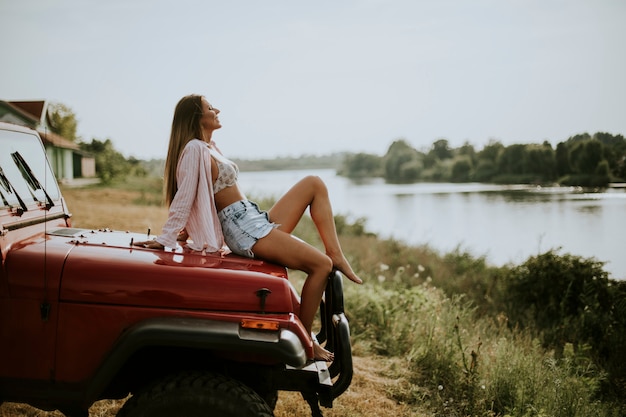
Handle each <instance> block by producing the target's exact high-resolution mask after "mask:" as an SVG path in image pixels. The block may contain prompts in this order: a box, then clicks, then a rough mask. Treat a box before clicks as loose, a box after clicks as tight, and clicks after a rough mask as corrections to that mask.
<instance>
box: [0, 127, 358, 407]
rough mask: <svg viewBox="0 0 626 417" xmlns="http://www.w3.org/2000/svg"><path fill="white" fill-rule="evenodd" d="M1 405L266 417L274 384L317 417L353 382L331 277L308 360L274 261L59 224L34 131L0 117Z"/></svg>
mask: <svg viewBox="0 0 626 417" xmlns="http://www.w3.org/2000/svg"><path fill="white" fill-rule="evenodd" d="M0 149H1V151H0V199H1V201H0V203H1V208H2V212H1V213H0V221H1V225H0V254H1V256H2V268H0V403H2V402H3V401H11V402H23V403H28V404H31V405H33V406H35V407H38V408H40V409H43V410H55V409H58V410H60V411H61V412H63V413H64V414H66V415H67V416H87V415H88V410H89V407H90V406H91V405H92V404H93V403H94V402H95V401H97V400H100V399H120V398H126V397H127V396H128V395H129V394H132V396H131V397H130V399H129V400H128V401H126V402H125V404H124V406H123V407H122V409H121V410H120V412H119V414H118V415H120V416H174V415H176V416H207V415H220V416H233V417H242V416H272V415H273V408H274V406H275V404H276V400H277V393H278V391H279V390H286V391H299V392H301V393H302V395H303V397H304V398H305V399H306V401H307V402H308V403H309V405H310V406H311V410H312V413H313V415H321V411H320V408H319V405H320V404H321V405H322V406H325V407H331V406H332V402H333V399H335V398H336V397H337V396H339V395H340V394H341V393H343V392H344V391H345V390H346V389H347V388H348V386H349V385H350V381H351V379H352V356H351V348H350V339H349V337H350V335H349V325H348V321H347V320H346V317H345V315H344V312H343V310H344V307H343V292H342V281H341V276H340V274H339V273H333V274H331V276H330V277H329V281H328V285H327V289H326V294H325V297H324V301H323V302H322V305H321V309H320V311H321V314H320V322H321V330H320V332H319V334H318V335H317V338H318V340H319V341H320V343H324V342H325V343H326V348H327V349H329V350H331V351H333V352H334V353H335V361H334V362H333V363H332V364H330V366H327V364H326V363H324V362H315V361H311V360H309V359H308V358H310V357H312V344H311V342H310V338H309V336H308V335H307V334H306V332H305V330H304V328H303V326H302V324H301V322H300V320H299V319H298V308H299V296H298V294H297V292H296V291H295V290H294V288H293V287H292V285H290V283H289V280H288V279H287V278H288V277H287V271H286V270H285V268H283V267H280V266H277V265H273V264H270V263H267V262H263V261H259V260H254V259H247V258H242V257H238V256H235V255H232V254H231V255H228V256H225V257H219V256H212V255H210V254H209V255H200V254H194V253H185V252H184V251H183V250H182V249H181V248H178V249H177V250H176V251H173V252H168V251H158V250H151V249H140V248H137V247H133V246H132V244H131V243H132V241H133V240H137V239H140V240H141V239H143V240H145V238H146V236H145V235H140V234H135V233H129V232H119V231H111V230H109V229H104V230H85V229H77V228H72V227H71V222H70V218H71V215H70V213H69V211H68V208H67V205H66V203H65V201H64V200H63V197H62V195H61V192H60V190H59V187H58V186H57V182H56V179H55V177H54V175H53V173H52V170H51V169H50V166H49V164H48V162H47V158H46V153H45V151H44V148H43V146H42V143H41V140H40V138H39V136H38V135H37V133H36V132H34V131H32V130H29V129H26V128H22V127H19V126H15V125H11V124H6V123H0Z"/></svg>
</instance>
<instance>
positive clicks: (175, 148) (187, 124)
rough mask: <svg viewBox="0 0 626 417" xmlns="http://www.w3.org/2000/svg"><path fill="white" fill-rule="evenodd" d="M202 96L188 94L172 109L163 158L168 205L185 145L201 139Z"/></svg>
mask: <svg viewBox="0 0 626 417" xmlns="http://www.w3.org/2000/svg"><path fill="white" fill-rule="evenodd" d="M203 98H204V96H201V95H198V94H190V95H188V96H185V97H183V98H181V99H180V101H179V102H178V104H177V105H176V109H175V110H174V119H173V120H172V132H171V133H170V144H169V147H168V150H167V159H166V160H165V175H164V180H165V200H166V201H167V205H168V206H169V205H170V204H171V203H172V200H173V199H174V195H175V194H176V191H177V190H178V186H177V184H176V167H177V165H178V159H179V158H180V154H181V153H182V152H183V149H184V148H185V145H187V143H189V141H190V140H192V139H201V140H202V128H201V126H200V118H201V117H202V99H203Z"/></svg>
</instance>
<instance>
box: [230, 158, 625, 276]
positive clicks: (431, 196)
mask: <svg viewBox="0 0 626 417" xmlns="http://www.w3.org/2000/svg"><path fill="white" fill-rule="evenodd" d="M309 174H315V175H319V176H320V177H321V178H322V179H324V181H325V182H326V184H327V186H328V189H329V192H330V197H331V201H332V203H333V209H334V212H335V214H342V215H345V216H347V217H348V218H349V219H351V220H355V219H358V218H364V219H366V223H365V224H366V229H367V230H368V231H370V232H374V233H376V234H377V235H378V236H380V237H390V238H394V239H397V240H400V241H403V242H405V243H407V244H411V245H422V244H427V245H428V246H429V247H430V248H432V249H435V250H437V251H439V252H440V253H447V252H450V251H453V250H455V249H456V248H459V249H460V250H462V251H464V252H468V253H471V254H472V255H474V256H484V257H485V259H486V260H487V262H488V263H489V264H492V265H504V264H507V263H511V264H515V265H518V264H521V263H523V262H524V261H526V260H527V259H528V257H530V256H533V255H537V254H539V253H543V252H546V251H548V250H550V249H559V248H560V249H559V251H558V253H560V254H565V253H570V254H572V255H578V256H582V257H584V258H595V259H596V260H598V261H602V262H606V264H605V266H604V269H605V270H606V271H607V272H608V273H609V275H610V276H611V278H613V279H626V190H625V189H623V188H622V189H609V190H607V191H605V192H601V193H587V192H583V191H582V190H580V189H578V188H575V187H549V188H545V187H544V188H541V187H533V186H526V185H507V186H500V185H490V184H475V183H470V184H448V183H418V184H402V185H398V184H386V183H385V182H384V181H383V180H382V179H371V180H367V181H364V182H354V181H351V180H349V179H347V178H344V177H340V176H337V175H336V174H335V171H334V170H331V169H328V170H326V169H325V170H302V171H298V170H293V171H263V172H242V173H241V174H240V184H241V185H242V187H243V189H244V191H245V192H246V193H247V195H248V197H250V198H251V199H255V198H257V199H258V198H262V197H279V196H280V195H282V193H284V192H285V191H287V190H288V189H289V187H290V186H291V185H293V184H294V183H295V182H296V181H298V180H299V179H301V178H302V177H304V176H306V175H309Z"/></svg>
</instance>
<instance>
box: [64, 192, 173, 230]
mask: <svg viewBox="0 0 626 417" xmlns="http://www.w3.org/2000/svg"><path fill="white" fill-rule="evenodd" d="M63 196H64V197H65V200H66V202H67V205H68V206H69V208H70V212H71V213H72V226H74V227H81V228H86V229H100V228H107V227H108V228H109V229H114V230H128V231H131V232H145V231H147V229H151V231H152V233H157V234H158V233H159V231H160V230H161V226H162V225H163V223H165V220H166V219H167V209H166V208H165V207H158V206H145V205H137V204H135V203H134V202H135V201H137V200H139V199H141V197H142V193H141V192H140V191H127V190H116V189H108V188H104V189H101V188H67V189H63Z"/></svg>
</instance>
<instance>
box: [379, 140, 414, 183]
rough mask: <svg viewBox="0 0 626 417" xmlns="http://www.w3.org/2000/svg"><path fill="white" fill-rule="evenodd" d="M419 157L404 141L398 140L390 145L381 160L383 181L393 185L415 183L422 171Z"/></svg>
mask: <svg viewBox="0 0 626 417" xmlns="http://www.w3.org/2000/svg"><path fill="white" fill-rule="evenodd" d="M422 167H423V165H422V161H421V160H420V155H419V153H418V152H417V150H415V149H414V148H413V147H411V146H410V145H409V144H408V143H407V142H406V141H405V140H403V139H400V140H397V141H395V142H393V143H392V144H391V146H390V147H389V149H388V150H387V154H386V155H385V157H384V158H383V171H384V177H385V180H387V181H389V182H395V183H409V182H414V181H417V180H418V179H419V177H420V174H421V171H422Z"/></svg>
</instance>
